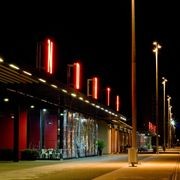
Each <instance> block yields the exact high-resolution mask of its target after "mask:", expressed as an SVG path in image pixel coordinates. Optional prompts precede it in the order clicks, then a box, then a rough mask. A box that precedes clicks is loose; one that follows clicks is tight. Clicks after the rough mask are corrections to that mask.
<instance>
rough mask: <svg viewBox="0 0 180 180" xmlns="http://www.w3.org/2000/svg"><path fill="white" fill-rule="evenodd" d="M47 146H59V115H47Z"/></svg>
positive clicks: (45, 142) (45, 137) (45, 125)
mask: <svg viewBox="0 0 180 180" xmlns="http://www.w3.org/2000/svg"><path fill="white" fill-rule="evenodd" d="M44 146H45V148H47V149H48V148H57V115H47V116H46V118H45V124H44Z"/></svg>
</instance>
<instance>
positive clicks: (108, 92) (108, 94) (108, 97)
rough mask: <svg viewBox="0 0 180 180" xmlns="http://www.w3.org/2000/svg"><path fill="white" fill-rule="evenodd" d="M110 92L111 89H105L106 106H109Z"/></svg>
mask: <svg viewBox="0 0 180 180" xmlns="http://www.w3.org/2000/svg"><path fill="white" fill-rule="evenodd" d="M110 91H111V89H110V88H109V87H107V89H106V92H107V106H109V105H110Z"/></svg>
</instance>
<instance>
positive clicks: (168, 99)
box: [167, 95, 171, 148]
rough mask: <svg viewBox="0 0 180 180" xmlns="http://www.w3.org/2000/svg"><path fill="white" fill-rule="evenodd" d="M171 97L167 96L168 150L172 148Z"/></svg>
mask: <svg viewBox="0 0 180 180" xmlns="http://www.w3.org/2000/svg"><path fill="white" fill-rule="evenodd" d="M170 100H171V96H169V95H167V101H168V148H170V147H171V142H170V141H171V140H170V139H171V130H170V128H171V114H170V113H171V104H170Z"/></svg>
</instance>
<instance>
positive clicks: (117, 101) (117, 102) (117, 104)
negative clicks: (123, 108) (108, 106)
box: [116, 96, 119, 111]
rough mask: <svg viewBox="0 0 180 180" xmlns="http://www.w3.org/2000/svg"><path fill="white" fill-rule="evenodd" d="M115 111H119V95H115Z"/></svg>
mask: <svg viewBox="0 0 180 180" xmlns="http://www.w3.org/2000/svg"><path fill="white" fill-rule="evenodd" d="M116 111H119V96H116Z"/></svg>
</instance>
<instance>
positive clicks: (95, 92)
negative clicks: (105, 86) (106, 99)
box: [93, 77, 98, 99]
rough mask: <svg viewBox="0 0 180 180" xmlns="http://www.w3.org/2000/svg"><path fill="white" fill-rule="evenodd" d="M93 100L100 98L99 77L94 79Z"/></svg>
mask: <svg viewBox="0 0 180 180" xmlns="http://www.w3.org/2000/svg"><path fill="white" fill-rule="evenodd" d="M93 98H94V99H97V98H98V78H97V77H94V78H93Z"/></svg>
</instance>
